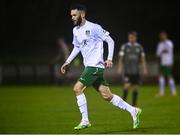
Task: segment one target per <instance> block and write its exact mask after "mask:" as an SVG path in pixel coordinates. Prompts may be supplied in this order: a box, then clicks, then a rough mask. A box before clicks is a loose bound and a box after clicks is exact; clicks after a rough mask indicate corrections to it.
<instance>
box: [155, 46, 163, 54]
mask: <svg viewBox="0 0 180 135" xmlns="http://www.w3.org/2000/svg"><path fill="white" fill-rule="evenodd" d="M161 50H162V49H161V46H160V44H158V46H157V49H156V56H160V55H161Z"/></svg>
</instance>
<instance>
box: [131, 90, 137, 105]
mask: <svg viewBox="0 0 180 135" xmlns="http://www.w3.org/2000/svg"><path fill="white" fill-rule="evenodd" d="M137 98H138V90H137V89H134V90H133V92H132V105H133V106H136V105H137Z"/></svg>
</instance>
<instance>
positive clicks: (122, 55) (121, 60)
mask: <svg viewBox="0 0 180 135" xmlns="http://www.w3.org/2000/svg"><path fill="white" fill-rule="evenodd" d="M123 58H124V45H123V46H122V47H121V50H120V51H119V61H118V65H117V73H118V74H119V75H121V74H122V71H123Z"/></svg>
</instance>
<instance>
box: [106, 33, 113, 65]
mask: <svg viewBox="0 0 180 135" xmlns="http://www.w3.org/2000/svg"><path fill="white" fill-rule="evenodd" d="M105 41H106V42H107V44H108V57H107V60H106V61H105V64H106V67H112V65H113V62H112V60H113V54H114V40H113V39H112V38H111V37H110V36H108V37H107V38H106V39H105Z"/></svg>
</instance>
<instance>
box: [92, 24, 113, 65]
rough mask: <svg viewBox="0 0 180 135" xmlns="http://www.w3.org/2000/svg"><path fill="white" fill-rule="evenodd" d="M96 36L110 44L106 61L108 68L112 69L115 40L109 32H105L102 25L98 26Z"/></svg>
mask: <svg viewBox="0 0 180 135" xmlns="http://www.w3.org/2000/svg"><path fill="white" fill-rule="evenodd" d="M95 32H96V35H97V36H98V38H100V39H102V40H103V41H105V42H106V43H107V44H108V57H107V60H106V61H105V66H106V67H112V65H113V62H112V60H113V54H114V40H113V39H112V38H111V36H110V35H109V32H108V31H106V30H104V29H103V28H102V27H101V26H100V25H97V26H96V30H95Z"/></svg>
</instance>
